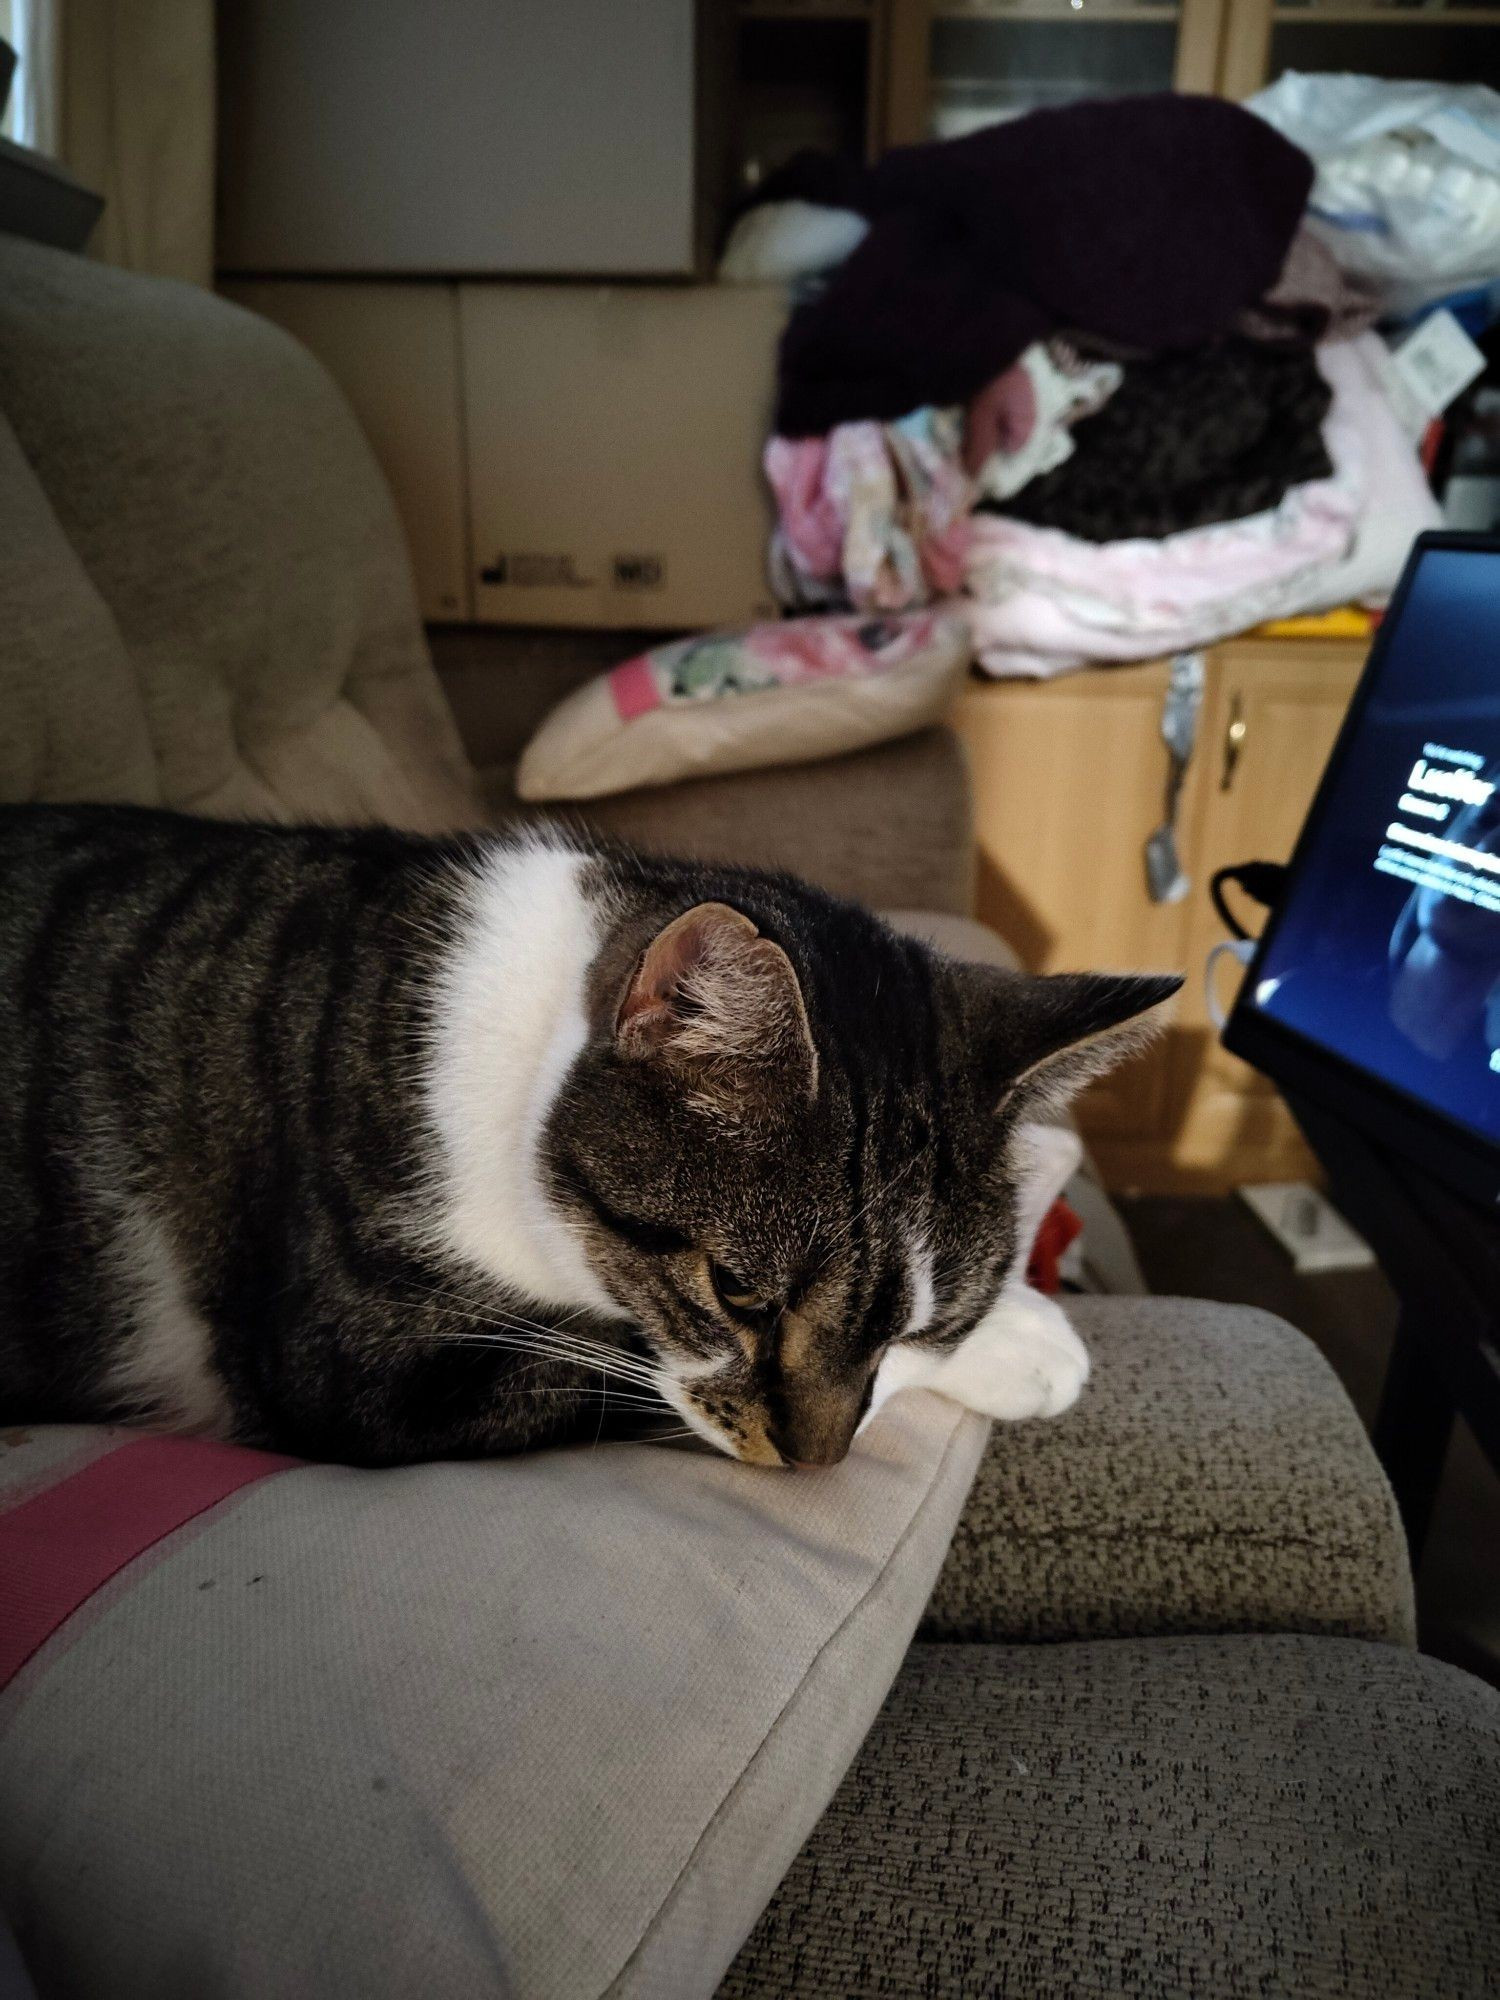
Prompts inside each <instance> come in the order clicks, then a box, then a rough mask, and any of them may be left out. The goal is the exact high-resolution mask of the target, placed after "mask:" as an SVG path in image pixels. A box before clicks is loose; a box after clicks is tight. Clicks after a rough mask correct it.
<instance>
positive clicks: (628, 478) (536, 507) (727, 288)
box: [459, 285, 786, 630]
mask: <svg viewBox="0 0 1500 2000" xmlns="http://www.w3.org/2000/svg"><path fill="white" fill-rule="evenodd" d="M459 290H460V308H461V316H462V329H463V349H464V383H465V408H466V413H467V421H468V457H469V481H470V492H471V494H472V512H471V518H472V521H473V525H474V560H475V564H476V566H477V570H478V576H477V579H476V585H475V613H476V616H478V617H479V618H481V619H487V620H493V621H495V622H497V623H500V624H525V625H623V626H652V627H656V628H657V629H672V628H676V629H678V630H681V629H683V628H684V627H690V626H695V625H700V626H701V625H733V624H744V623H747V622H749V621H751V620H753V619H755V618H757V617H770V616H774V615H775V613H774V606H773V605H772V603H771V598H770V590H769V586H768V584H767V581H766V543H767V539H768V537H769V534H770V528H771V510H770V498H769V494H768V492H767V489H766V486H765V482H764V480H763V479H762V476H761V470H760V460H761V452H762V449H763V448H764V445H765V440H766V433H767V431H768V429H769V427H770V420H771V400H772V393H773V388H774V380H775V367H776V341H777V337H778V335H779V333H780V331H781V326H782V323H783V320H784V319H785V316H786V300H785V297H784V295H783V293H782V292H781V290H780V289H779V288H778V287H776V286H766V285H718V286H715V285H699V286H681V285H674V286H666V285H633V286H629V287H601V286H596V285H463V286H461V287H460V288H459Z"/></svg>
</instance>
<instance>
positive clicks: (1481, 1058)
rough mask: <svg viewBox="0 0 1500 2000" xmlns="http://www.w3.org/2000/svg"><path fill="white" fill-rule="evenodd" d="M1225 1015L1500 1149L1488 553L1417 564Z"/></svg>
mask: <svg viewBox="0 0 1500 2000" xmlns="http://www.w3.org/2000/svg"><path fill="white" fill-rule="evenodd" d="M1239 1004H1240V1006H1241V1008H1244V1009H1248V1010H1250V1011H1252V1012H1259V1013H1260V1014H1262V1015H1264V1016H1267V1017H1269V1018H1270V1019H1271V1020H1274V1021H1276V1022H1279V1023H1280V1024H1281V1026H1282V1027H1284V1028H1289V1029H1291V1030H1292V1031H1293V1032H1294V1033H1295V1034H1297V1035H1299V1036H1302V1037H1303V1038H1305V1039H1306V1040H1307V1041H1309V1042H1312V1043H1314V1044H1315V1045H1316V1046H1317V1047H1318V1048H1320V1049H1322V1050H1325V1051H1327V1052H1328V1053H1330V1054H1332V1055H1335V1056H1338V1057H1341V1058H1343V1060H1344V1061H1345V1062H1348V1063H1351V1064H1353V1065H1354V1067H1355V1068H1356V1069H1359V1070H1363V1071H1365V1072H1366V1073H1367V1074H1368V1075H1370V1076H1373V1077H1376V1078H1379V1079H1380V1080H1381V1081H1382V1082H1384V1083H1387V1084H1390V1085H1392V1086H1394V1087H1395V1088H1396V1089H1398V1090H1400V1091H1403V1092H1405V1093H1406V1094H1407V1095H1408V1096H1410V1097H1413V1098H1415V1099H1417V1100H1418V1101H1419V1102H1420V1103H1421V1104H1423V1105H1425V1106H1427V1107H1428V1108H1429V1109H1430V1110H1433V1111H1436V1112H1438V1113H1440V1114H1442V1115H1443V1116H1446V1117H1448V1118H1450V1119H1453V1120H1456V1121H1457V1122H1458V1123H1459V1124H1460V1125H1462V1126H1464V1127H1466V1128H1467V1129H1468V1130H1469V1131H1470V1132H1473V1133H1477V1134H1479V1135H1480V1137H1482V1138H1484V1139H1487V1140H1490V1141H1494V1142H1497V1143H1500V546H1496V545H1493V544H1490V545H1476V546H1473V547H1467V548H1465V547H1455V546H1443V545H1441V544H1440V545H1438V546H1435V547H1424V548H1423V549H1421V551H1420V553H1419V554H1418V556H1417V557H1416V561H1415V569H1414V571H1413V573H1412V575H1411V577H1410V581H1409V583H1408V586H1407V589H1406V591H1405V593H1404V596H1403V597H1401V598H1400V599H1398V603H1397V607H1396V609H1395V610H1394V611H1393V613H1392V616H1391V618H1390V619H1389V620H1388V621H1387V628H1386V629H1385V630H1384V631H1383V632H1382V633H1381V635H1380V640H1379V642H1378V646H1377V658H1376V659H1375V660H1374V661H1373V662H1372V665H1371V668H1370V670H1369V673H1368V674H1367V678H1366V681H1365V683H1364V685H1363V687H1362V689H1361V696H1360V700H1359V703H1358V706H1357V709H1356V713H1355V719H1354V721H1353V723H1352V725H1351V728H1350V730H1349V732H1348V733H1346V735H1345V737H1344V739H1343V741H1342V743H1341V745H1340V754H1339V755H1338V756H1337V758H1336V759H1335V761H1334V763H1333V765H1331V766H1330V770H1329V774H1328V775H1327V776H1326V777H1325V778H1324V780H1323V786H1322V789H1321V791H1320V792H1319V794H1318V799H1317V802H1316V804H1315V806H1314V808H1313V812H1312V815H1311V816H1310V818H1309V822H1308V828H1307V831H1306V833H1305V834H1304V836H1303V840H1302V844H1301V846H1300V847H1299V849H1298V853H1297V857H1296V860H1295V863H1294V866H1293V870H1292V873H1291V876H1290V878H1289V880H1288V883H1287V888H1286V892H1285V895H1284V898H1283V902H1282V905H1281V908H1280V910H1279V911H1278V913H1277V916H1276V919H1275V922H1274V924H1273V926H1272V928H1271V930H1270V932H1269V934H1268V937H1267V940H1266V943H1265V944H1264V945H1263V947H1262V949H1261V951H1260V953H1259V955H1258V957H1257V960H1256V962H1255V964H1254V966H1253V967H1252V969H1251V973H1250V978H1249V982H1248V983H1247V986H1246V989H1245V991H1244V992H1243V993H1242V994H1241V996H1240V1003H1239Z"/></svg>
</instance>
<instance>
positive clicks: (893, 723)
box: [516, 612, 970, 802]
mask: <svg viewBox="0 0 1500 2000" xmlns="http://www.w3.org/2000/svg"><path fill="white" fill-rule="evenodd" d="M969 659H970V647H969V639H968V629H967V627H966V626H965V625H964V624H963V622H962V621H961V620H959V619H956V618H951V617H946V616H943V615H941V614H939V613H936V612H917V613H914V614H912V615H911V616H908V617H905V618H889V619H878V618H793V619H787V620H784V621H782V622H781V623H779V624H768V625H755V626H751V627H750V628H749V629H748V630H747V631H744V632H715V633H710V634H707V635H705V636H703V637H700V638H691V639H676V640H673V641H672V642H671V643H670V644H669V645H665V646H658V647H656V648H654V649H653V650H652V651H651V652H647V653H640V654H637V655H636V656H635V657H634V658H633V659H629V660H626V661H624V662H623V663H622V664H621V665H619V666H617V667H614V668H612V669H611V671H610V672H609V673H607V674H601V675H599V676H598V677H597V678H596V679H594V680H592V681H589V682H587V683H586V684H585V685H584V686H583V687H581V688H578V689H576V690H575V691H574V692H573V693H572V694H570V695H568V696H567V697H566V699H565V700H563V701H562V702H561V703H560V704H559V705H558V707H557V708H556V709H554V710H553V712H552V714H551V715H549V716H548V717H547V719H546V721H545V722H543V724H542V726H541V728H540V729H539V730H538V731H537V733H536V735H535V736H534V737H533V738H532V740H531V742H530V743H529V744H528V745H527V747H526V750H525V753H524V754H523V756H522V758H521V762H520V766H519V768H518V770H517V772H516V791H517V794H518V795H519V796H520V797H521V798H522V799H525V800H527V801H529V802H536V801H538V800H548V799H597V798H604V797H607V796H608V795H610V794H611V793H615V792H630V791H636V790H639V789H640V788H641V787H642V786H646V785H670V784H674V783H676V782H677V781H678V780H679V779H682V778H701V777H706V776H708V775H710V774H712V773H715V772H725V771H751V770H756V769H759V768H761V767H763V766H765V765H772V764H787V763H798V764H806V763H811V762H813V761H815V760H816V759H818V758H823V757H837V756H839V755H841V754H842V753H843V752H845V751H848V750H860V749H864V748H866V747H867V746H868V745H869V744H872V743H881V742H885V741H887V740H888V739H889V738H891V737H896V736H908V735H910V734H911V733H912V732H913V731H914V730H918V729H925V728H927V727H928V726H929V725H930V724H932V723H934V722H936V721H938V720H939V718H940V717H941V716H942V714H943V712H944V711H945V709H946V708H947V707H948V704H949V702H950V701H951V700H952V698H953V696H954V694H955V693H956V692H957V688H958V684H959V682H960V680H961V679H962V678H963V675H964V673H965V671H966V670H967V667H968V664H969Z"/></svg>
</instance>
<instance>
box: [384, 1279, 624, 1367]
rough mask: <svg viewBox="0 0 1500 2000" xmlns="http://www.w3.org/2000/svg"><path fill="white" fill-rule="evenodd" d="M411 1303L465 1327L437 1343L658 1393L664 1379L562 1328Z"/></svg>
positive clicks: (459, 1307)
mask: <svg viewBox="0 0 1500 2000" xmlns="http://www.w3.org/2000/svg"><path fill="white" fill-rule="evenodd" d="M406 1303H407V1302H406V1301H403V1300H398V1299H388V1300H387V1301H386V1304H387V1305H389V1306H392V1307H395V1308H397V1309H398V1310H399V1309H400V1308H401V1307H402V1306H403V1305H405V1304H406ZM411 1304H412V1305H413V1308H414V1309H416V1310H421V1311H425V1312H437V1313H441V1314H444V1315H445V1316H447V1317H450V1318H456V1319H462V1320H463V1321H464V1322H465V1329H464V1331H463V1332H462V1333H461V1334H459V1333H456V1334H451V1335H449V1334H439V1335H436V1336H434V1338H435V1339H436V1340H438V1341H442V1340H450V1341H453V1342H455V1343H456V1342H458V1341H461V1340H467V1341H468V1342H470V1343H471V1344H488V1345H491V1346H497V1347H508V1348H511V1349H513V1350H514V1351H516V1352H519V1353H529V1354H532V1355H534V1356H536V1357H537V1358H538V1359H540V1360H553V1361H559V1362H564V1363H571V1364H572V1365H574V1366H579V1367H588V1368H594V1369H597V1370H599V1372H601V1373H603V1374H614V1375H618V1376H619V1377H620V1378H621V1379H622V1380H623V1381H626V1382H632V1383H635V1384H638V1385H639V1386H640V1387H642V1388H646V1389H651V1390H655V1389H656V1387H657V1383H658V1381H659V1379H660V1375H659V1371H658V1370H657V1369H656V1368H655V1367H653V1365H652V1364H650V1363H648V1362H645V1361H641V1360H639V1359H638V1358H637V1357H636V1356H635V1355H631V1354H626V1353H625V1352H624V1351H623V1350H622V1349H620V1348H616V1347H610V1346H608V1345H607V1344H606V1343H604V1342H602V1341H593V1340H590V1339H588V1338H587V1336H586V1335H583V1334H580V1333H578V1332H576V1331H575V1332H571V1333H564V1332H563V1331H562V1330H561V1329H560V1328H557V1327H549V1326H543V1325H542V1324H541V1323H540V1322H538V1321H535V1320H524V1319H521V1318H520V1317H519V1316H511V1315H509V1314H505V1313H502V1312H500V1311H499V1310H498V1309H496V1308H482V1307H480V1306H478V1305H477V1304H474V1305H467V1304H465V1303H464V1302H462V1301H461V1300H460V1301H459V1302H458V1303H455V1304H452V1305H450V1304H447V1303H446V1302H445V1301H444V1300H442V1299H441V1298H437V1297H433V1298H429V1299H427V1300H424V1301H420V1302H418V1301H412V1302H411Z"/></svg>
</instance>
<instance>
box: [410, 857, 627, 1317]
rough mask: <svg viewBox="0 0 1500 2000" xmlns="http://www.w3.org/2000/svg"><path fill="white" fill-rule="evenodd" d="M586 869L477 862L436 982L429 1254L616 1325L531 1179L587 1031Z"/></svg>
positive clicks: (592, 942)
mask: <svg viewBox="0 0 1500 2000" xmlns="http://www.w3.org/2000/svg"><path fill="white" fill-rule="evenodd" d="M586 865H587V864H586V862H585V860H584V858H583V857H582V856H581V855H578V854H574V853H571V852H569V851H568V850H567V849H566V848H561V847H553V846H548V845H546V844H544V843H542V842H536V843H532V844H528V845H524V846H516V847H513V848H502V849H497V850H496V851H494V852H493V853H491V854H489V855H487V856H486V857H485V859H484V862H483V864H482V865H481V867H480V868H479V869H478V870H477V872H476V874H475V877H474V880H473V883H472V885H471V887H470V888H469V890H468V891H467V897H468V907H467V911H466V914H465V919H464V922H463V923H462V925H461V926H460V935H459V939H458V942H457V943H456V944H455V945H454V948H453V950H452V952H451V953H450V955H449V957H448V959H447V961H446V963H445V965H444V967H443V971H442V973H441V975H440V978H439V980H438V984H437V989H436V994H435V1000H434V1007H433V1016H432V1028H431V1043H430V1061H429V1069H428V1075H427V1083H426V1096H427V1109H428V1116H429V1119H430V1122H431V1125H432V1130H433V1135H434V1138H435V1141H436V1144H437V1152H438V1167H437V1172H436V1176H435V1183H436V1185H435V1192H436V1195H437V1202H436V1213H435V1216H434V1219H433V1220H434V1231H435V1234H436V1236H437V1238H438V1243H439V1247H440V1248H441V1249H442V1250H444V1251H446V1252H447V1253H448V1254H450V1255H452V1256H456V1257H458V1258H460V1259H462V1260H463V1261H464V1262H465V1263H468V1264H470V1265H473V1266H475V1267H476V1268H477V1269H478V1270H480V1271H482V1272H483V1273H484V1274H485V1275H486V1276H487V1277H489V1278H491V1279H493V1280H495V1281H496V1282H497V1283H499V1284H502V1285H505V1286H507V1287H509V1288H510V1289H512V1290H514V1291H517V1292H520V1293H522V1294H524V1295H525V1296H526V1297H528V1298H530V1299H531V1300H533V1301H535V1302H536V1303H537V1304H538V1305H542V1306H547V1307H552V1308H556V1307H571V1308H577V1309H588V1310H591V1311H594V1312H598V1313H602V1314H606V1315H608V1316H610V1317H613V1318H620V1317H623V1316H624V1315H622V1314H621V1312H620V1309H619V1307H618V1306H617V1305H616V1304H615V1302H614V1301H613V1300H612V1299H611V1298H610V1296H609V1294H608V1293H607V1292H606V1291H605V1289H604V1287H603V1286H602V1285H601V1284H600V1282H599V1280H598V1278H597V1277H596V1276H595V1274H594V1271H593V1269H592V1267H591V1266H590V1264H589V1262H588V1259H587V1258H586V1257H585V1255H584V1252H583V1248H582V1245H581V1244H580V1243H579V1242H578V1240H577V1238H576V1237H575V1236H574V1234H573V1233H572V1231H571V1230H570V1229H569V1227H568V1225H567V1223H566V1221H565V1220H564V1219H563V1217H562V1216H561V1215H560V1214H559V1213H558V1211H557V1209H556V1207H555V1206H554V1205H553V1203H552V1202H551V1201H550V1199H549V1198H548V1195H547V1192H546V1189H545V1187H544V1185H543V1183H542V1180H541V1177H540V1174H539V1172H538V1163H539V1162H538V1155H539V1147H540V1142H541V1135H542V1130H543V1126H544V1124H545V1122H546V1117H547V1113H548V1111H549V1109H550V1108H551V1106H552V1103H553V1101H554V1100H555V1098H556V1096H557V1093H558V1090H559V1088H560V1087H561V1085H562V1082H563V1079H564V1077H565V1076H566V1075H567V1073H568V1070H569V1068H570V1067H571V1066H572V1063H573V1061H574V1060H575V1058H576V1057H577V1055H578V1053H579V1051H580V1050H581V1049H582V1047H583V1045H584V1041H585V1039H586V1037H587V1033H588V1024H587V1017H586V1014H585V1006H584V995H585V980H586V978H587V974H588V968H589V965H590V963H591V961H592V959H593V957H594V954H595V952H596V950H597V949H598V944H599V921H598V913H597V911H596V910H595V908H594V907H593V905H592V904H591V903H590V901H589V898H588V896H587V895H586V894H585V891H584V888H583V883H582V876H583V871H584V869H585V867H586Z"/></svg>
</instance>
